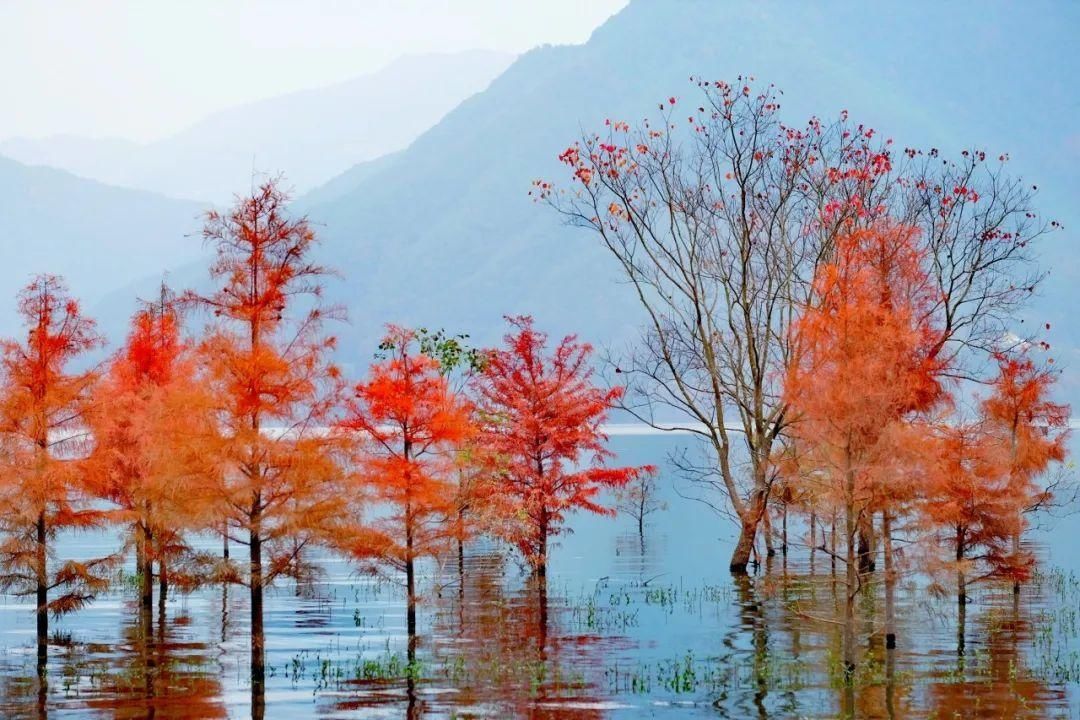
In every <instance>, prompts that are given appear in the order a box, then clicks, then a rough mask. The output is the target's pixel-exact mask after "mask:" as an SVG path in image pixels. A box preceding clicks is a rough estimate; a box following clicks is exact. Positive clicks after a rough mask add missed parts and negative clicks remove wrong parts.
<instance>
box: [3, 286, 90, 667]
mask: <svg viewBox="0 0 1080 720" xmlns="http://www.w3.org/2000/svg"><path fill="white" fill-rule="evenodd" d="M19 314H20V315H21V316H22V318H23V321H24V323H25V326H26V330H27V333H26V340H25V341H24V342H16V341H14V340H9V341H5V342H4V343H3V345H2V353H3V355H2V361H0V362H2V369H3V387H2V394H0V432H2V435H0V443H2V444H3V451H4V452H3V453H2V455H0V458H2V462H3V464H4V467H3V468H2V471H0V530H2V531H3V535H4V537H3V543H2V545H0V568H2V570H0V587H3V588H4V589H5V590H11V591H14V592H15V593H18V594H26V595H35V594H36V596H37V601H38V608H37V609H38V623H39V624H38V642H39V645H40V643H42V642H43V636H42V633H43V629H42V628H43V625H42V622H43V618H44V617H45V613H46V612H48V611H51V612H53V613H54V614H61V613H64V612H68V611H70V610H75V609H77V608H79V607H80V606H82V604H84V603H85V602H87V601H88V600H89V599H91V598H92V597H93V595H94V594H95V593H96V592H98V591H100V590H101V589H103V588H104V587H105V586H106V584H107V581H106V579H105V578H104V577H102V576H101V575H99V574H97V571H96V568H97V565H99V564H100V563H99V562H96V561H95V562H87V563H74V562H68V563H65V564H64V565H62V566H61V567H59V568H50V567H49V562H48V560H49V557H50V555H51V553H52V548H51V543H52V540H53V538H54V537H55V536H56V533H57V532H59V531H60V530H62V529H70V528H85V527H89V526H94V525H97V524H99V523H100V522H101V521H102V519H103V518H102V513H100V512H98V511H95V510H91V509H87V508H86V507H85V505H84V504H83V503H82V500H83V493H82V487H81V484H82V476H81V473H80V472H79V469H80V467H79V463H78V462H77V460H79V459H80V458H81V456H82V455H83V454H84V453H85V449H86V445H87V443H86V433H85V416H86V411H87V407H88V405H89V393H90V390H91V387H92V385H93V383H94V382H95V381H96V379H97V375H96V374H95V373H94V372H91V371H84V372H72V371H70V370H69V369H68V366H69V365H70V364H71V363H72V362H75V361H79V360H82V359H83V357H84V356H85V354H86V353H87V352H88V351H90V350H93V349H95V348H97V347H99V346H100V345H101V339H100V337H99V336H98V334H97V331H96V329H95V327H94V322H93V321H92V320H89V319H87V318H86V317H85V316H83V314H82V312H81V310H80V308H79V304H78V302H76V301H75V300H74V299H72V298H71V297H70V296H69V295H68V293H67V288H66V286H65V285H64V283H63V281H62V280H61V279H60V278H58V277H56V276H52V275H42V276H39V277H37V278H36V279H34V281H33V282H31V283H30V284H29V285H28V286H27V287H26V288H25V289H24V290H23V291H22V292H21V293H20V294H19ZM58 588H62V589H63V591H64V592H63V593H62V594H61V595H59V596H57V597H54V598H52V599H51V600H50V599H48V593H49V592H50V591H52V590H54V589H58ZM39 652H40V648H39Z"/></svg>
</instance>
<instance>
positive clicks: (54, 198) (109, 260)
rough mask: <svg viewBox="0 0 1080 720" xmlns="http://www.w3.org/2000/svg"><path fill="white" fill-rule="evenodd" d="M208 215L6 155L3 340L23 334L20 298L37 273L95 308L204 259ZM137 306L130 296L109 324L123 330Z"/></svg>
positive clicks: (2, 181) (1, 202)
mask: <svg viewBox="0 0 1080 720" xmlns="http://www.w3.org/2000/svg"><path fill="white" fill-rule="evenodd" d="M202 209H203V207H202V206H201V205H200V204H199V203H193V202H187V201H182V200H173V199H170V198H165V197H161V196H159V195H155V194H153V193H150V192H146V191H142V190H130V189H127V188H118V187H113V186H110V185H105V184H102V183H98V182H94V181H92V180H85V179H83V178H79V177H76V176H74V175H72V174H71V173H68V172H65V171H63V170H55V169H53V168H44V167H28V166H26V165H22V164H20V163H17V162H15V161H13V160H8V159H6V158H2V157H0V242H2V243H3V248H4V254H3V263H4V271H3V273H0V337H9V336H11V334H12V333H14V332H15V331H16V330H17V328H18V325H17V319H16V317H15V296H16V293H17V292H18V291H19V290H20V289H21V288H22V287H23V286H24V285H26V283H27V282H29V280H30V278H31V277H32V276H33V275H35V274H37V273H51V274H55V275H62V276H64V278H65V279H66V280H67V282H68V285H69V286H70V287H71V291H72V294H73V295H74V296H75V297H77V298H80V299H81V300H83V301H84V303H85V304H86V305H87V306H89V307H90V308H91V309H92V308H93V306H94V304H95V303H97V302H99V301H100V300H101V299H102V298H103V297H104V296H105V295H107V294H108V293H109V292H111V291H114V290H115V289H116V288H117V287H118V286H119V285H120V284H121V283H123V282H125V278H130V277H155V278H157V279H158V280H160V278H161V277H162V275H163V273H165V272H166V271H168V270H169V269H171V268H176V267H181V266H183V265H187V264H190V263H191V262H193V261H195V260H196V258H198V257H200V256H201V255H203V254H204V250H203V248H202V243H201V240H200V238H199V237H198V236H197V232H198V230H199V228H200V226H201V220H200V217H199V216H200V213H201V211H202ZM133 306H134V298H130V299H129V300H128V303H127V307H126V308H125V309H124V310H123V311H122V312H121V313H118V315H119V317H117V318H104V319H103V320H104V324H105V325H110V324H111V325H112V326H117V325H118V326H119V327H121V328H122V327H123V323H124V322H125V321H126V318H127V313H129V312H130V310H131V309H132V308H133ZM91 314H93V313H91Z"/></svg>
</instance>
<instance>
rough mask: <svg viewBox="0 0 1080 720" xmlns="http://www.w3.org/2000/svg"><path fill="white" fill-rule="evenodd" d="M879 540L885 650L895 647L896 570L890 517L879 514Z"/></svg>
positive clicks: (884, 513) (886, 513) (883, 512)
mask: <svg viewBox="0 0 1080 720" xmlns="http://www.w3.org/2000/svg"><path fill="white" fill-rule="evenodd" d="M881 539H882V548H883V550H884V555H885V649H886V650H892V649H893V648H895V647H896V605H895V597H896V570H895V566H894V564H893V547H892V515H891V514H890V513H889V511H888V510H883V511H882V512H881Z"/></svg>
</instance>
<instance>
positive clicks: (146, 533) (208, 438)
mask: <svg viewBox="0 0 1080 720" xmlns="http://www.w3.org/2000/svg"><path fill="white" fill-rule="evenodd" d="M196 360H197V359H196V357H195V355H194V353H193V348H192V347H191V345H190V344H189V343H186V342H184V341H182V340H181V337H180V319H179V315H178V313H177V311H176V307H175V304H174V303H172V302H171V301H170V300H169V298H168V295H167V293H166V291H165V289H164V288H163V292H162V298H161V301H160V302H158V303H155V304H151V305H148V306H147V307H145V308H143V309H142V310H140V311H139V312H137V313H136V314H135V316H134V317H133V318H132V322H131V331H130V334H129V335H128V340H127V344H126V345H125V347H124V348H123V349H122V350H121V351H120V352H119V353H118V354H117V355H116V356H115V357H114V358H113V360H112V363H111V364H110V367H109V372H108V374H107V375H106V377H105V378H104V379H103V381H102V382H101V383H100V384H99V387H98V388H97V390H96V392H95V406H94V411H93V412H92V413H91V415H90V423H91V429H92V431H93V434H94V440H95V449H94V452H93V454H92V455H91V457H90V459H89V461H88V463H87V480H88V487H89V490H90V491H91V492H92V493H93V494H94V495H96V496H97V497H100V498H103V499H105V500H108V501H109V502H111V503H113V504H114V505H115V506H116V507H117V511H116V512H115V513H113V519H114V521H118V522H122V523H124V524H125V525H126V527H127V529H128V537H129V544H130V545H133V546H134V547H135V548H136V551H137V553H136V554H137V556H138V565H139V569H140V571H141V573H142V575H143V578H142V579H143V583H144V584H143V601H144V603H149V601H150V597H149V596H150V590H149V587H150V586H149V583H150V574H151V563H152V562H155V561H156V562H158V563H159V565H160V567H161V569H162V575H163V581H164V572H165V570H164V569H165V567H166V566H167V565H168V566H169V567H170V575H172V578H171V579H172V581H173V582H179V583H183V582H184V581H185V576H183V575H182V574H180V572H179V571H180V569H179V567H177V566H176V565H175V563H174V562H172V560H174V559H177V558H178V557H179V556H180V555H181V554H182V553H183V552H184V551H185V549H186V547H185V545H184V543H183V538H182V533H183V532H184V531H187V530H198V529H203V528H205V527H207V526H208V524H209V521H210V518H209V517H208V515H209V506H208V505H209V504H208V498H207V497H206V488H207V485H208V483H207V479H208V478H210V477H212V476H213V475H214V473H215V472H216V471H217V468H216V464H215V462H214V458H215V457H216V451H217V445H218V440H219V436H218V433H217V432H216V427H215V424H214V417H213V415H212V414H211V401H212V397H211V395H210V393H209V392H208V391H207V389H206V384H205V382H204V378H203V377H202V375H201V373H200V371H199V368H198V366H197V363H196ZM187 580H188V581H189V582H188V583H187V584H191V582H190V581H193V580H194V578H187Z"/></svg>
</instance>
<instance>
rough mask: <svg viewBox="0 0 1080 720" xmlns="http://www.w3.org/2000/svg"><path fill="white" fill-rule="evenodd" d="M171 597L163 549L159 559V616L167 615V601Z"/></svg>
mask: <svg viewBox="0 0 1080 720" xmlns="http://www.w3.org/2000/svg"><path fill="white" fill-rule="evenodd" d="M168 597H169V568H168V566H167V564H166V563H165V550H164V548H162V550H161V557H159V558H158V601H157V602H158V615H160V616H162V617H164V615H165V601H166V600H167V599H168Z"/></svg>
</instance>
